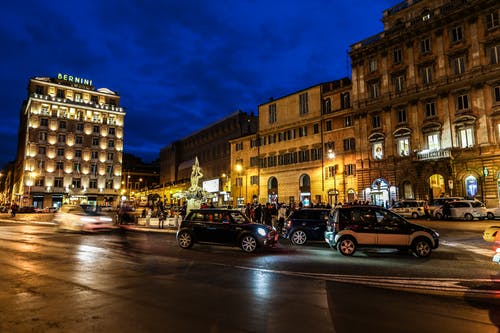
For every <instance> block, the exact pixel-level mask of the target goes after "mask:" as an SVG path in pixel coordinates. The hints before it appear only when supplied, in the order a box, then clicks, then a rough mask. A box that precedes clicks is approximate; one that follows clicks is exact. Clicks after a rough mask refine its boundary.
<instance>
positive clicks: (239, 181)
mask: <svg viewBox="0 0 500 333" xmlns="http://www.w3.org/2000/svg"><path fill="white" fill-rule="evenodd" d="M241 170H243V166H242V165H241V163H238V164H236V171H238V180H237V183H239V184H238V187H239V188H240V195H239V197H238V199H237V200H236V204H238V201H239V200H240V199H241V188H242V187H243V181H242V180H241Z"/></svg>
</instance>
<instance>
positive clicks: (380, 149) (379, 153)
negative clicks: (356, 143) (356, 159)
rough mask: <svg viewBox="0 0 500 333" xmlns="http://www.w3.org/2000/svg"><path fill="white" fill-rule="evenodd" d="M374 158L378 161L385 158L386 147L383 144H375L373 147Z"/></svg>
mask: <svg viewBox="0 0 500 333" xmlns="http://www.w3.org/2000/svg"><path fill="white" fill-rule="evenodd" d="M372 149H373V158H374V159H376V160H381V159H382V158H384V145H383V143H382V142H375V143H374V144H373V146H372Z"/></svg>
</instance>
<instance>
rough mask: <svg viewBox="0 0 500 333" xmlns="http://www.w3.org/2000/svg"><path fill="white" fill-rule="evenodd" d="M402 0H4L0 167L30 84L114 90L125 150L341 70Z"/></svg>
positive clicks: (168, 138)
mask: <svg viewBox="0 0 500 333" xmlns="http://www.w3.org/2000/svg"><path fill="white" fill-rule="evenodd" d="M399 2H400V1H399V0H398V1H389V0H386V1H372V0H354V1H338V0H316V1H306V0H297V1H284V0H276V1H264V0H236V1H222V0H213V1H201V0H196V1H195V0H175V1H174V0H165V1H153V0H146V1H142V0H141V1H139V0H136V1H117V0H89V1H82V2H78V1H57V0H56V1H49V2H46V1H31V2H30V3H29V4H26V3H24V2H22V1H9V2H7V3H5V4H3V16H2V20H0V41H1V45H2V52H0V59H1V62H2V64H3V66H2V67H1V69H0V71H1V72H0V73H1V74H2V75H1V76H0V80H1V89H0V98H1V100H2V101H3V107H2V109H1V110H0V113H1V115H2V119H3V121H2V123H1V124H0V140H2V141H3V142H7V143H12V144H9V145H4V149H2V151H1V152H0V166H1V165H4V164H5V163H6V162H8V161H11V160H14V159H15V154H16V145H15V144H13V143H17V131H18V127H19V110H20V108H21V105H22V102H23V100H25V99H26V91H27V90H26V88H27V84H28V80H29V79H30V78H31V77H35V76H49V77H55V76H56V74H57V73H59V72H63V73H69V74H73V75H75V76H79V77H85V78H89V79H92V80H93V82H94V85H95V86H96V88H102V87H106V88H109V89H111V90H113V91H117V92H118V93H119V94H120V96H121V104H122V106H123V107H125V109H126V113H127V115H126V118H125V151H126V152H129V153H132V154H134V155H137V156H139V157H141V158H143V160H144V161H151V160H153V159H155V158H157V157H158V155H159V151H160V149H161V148H162V147H165V146H167V145H169V144H170V143H172V142H173V141H175V140H179V139H182V138H184V137H186V136H188V135H190V134H191V133H193V132H195V131H197V130H199V129H201V128H203V127H205V126H207V125H209V124H211V123H213V122H214V121H217V120H219V119H222V118H224V117H225V116H227V115H228V114H230V113H232V112H234V111H236V110H238V109H240V110H243V111H245V112H248V113H250V112H254V113H256V112H257V107H258V105H259V104H261V103H264V102H266V101H267V100H268V99H269V98H270V97H271V96H273V97H280V96H283V95H287V94H290V93H292V92H295V91H297V90H300V89H303V88H307V87H309V86H312V85H315V84H318V83H321V82H325V81H330V80H337V79H340V78H342V77H345V76H350V65H349V59H348V54H347V52H348V50H349V47H350V45H351V44H353V43H355V42H358V41H360V40H362V39H365V38H368V37H370V36H372V35H374V34H376V33H378V32H380V31H382V30H383V26H382V23H381V21H380V20H381V18H382V12H383V10H385V9H388V8H390V7H391V6H394V5H396V4H397V3H399Z"/></svg>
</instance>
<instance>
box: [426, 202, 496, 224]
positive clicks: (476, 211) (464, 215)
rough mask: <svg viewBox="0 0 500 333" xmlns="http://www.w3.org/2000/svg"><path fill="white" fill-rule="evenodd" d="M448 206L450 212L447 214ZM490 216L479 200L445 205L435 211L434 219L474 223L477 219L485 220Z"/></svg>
mask: <svg viewBox="0 0 500 333" xmlns="http://www.w3.org/2000/svg"><path fill="white" fill-rule="evenodd" d="M447 205H448V208H449V211H448V212H446V206H447ZM487 214H488V211H487V209H486V206H485V205H484V203H482V202H481V201H477V200H456V201H450V202H447V203H444V204H443V206H441V207H439V208H437V209H436V210H435V211H434V217H436V218H437V219H439V220H442V219H445V218H450V219H463V220H466V221H472V220H474V219H475V218H477V219H479V220H484V219H485V218H486V216H487Z"/></svg>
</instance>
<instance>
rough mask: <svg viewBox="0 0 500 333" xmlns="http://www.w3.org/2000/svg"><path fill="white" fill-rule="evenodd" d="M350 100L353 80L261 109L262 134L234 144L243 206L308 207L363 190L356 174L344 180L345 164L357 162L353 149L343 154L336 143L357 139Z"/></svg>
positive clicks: (236, 182)
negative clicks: (358, 183)
mask: <svg viewBox="0 0 500 333" xmlns="http://www.w3.org/2000/svg"><path fill="white" fill-rule="evenodd" d="M349 95H350V80H349V79H342V80H337V81H332V82H327V83H323V84H319V85H315V86H312V87H310V88H307V89H303V90H300V91H298V92H295V93H292V94H290V95H287V96H283V97H280V98H277V99H271V100H270V101H269V102H267V103H264V104H261V105H259V131H258V134H257V135H251V136H246V137H242V138H238V139H234V140H232V141H231V147H232V148H231V149H232V151H231V154H232V158H231V160H232V163H231V170H232V172H233V173H236V177H233V181H232V188H233V189H234V191H237V197H238V201H237V202H238V203H239V204H242V203H246V202H254V203H256V202H259V203H265V202H285V203H288V204H298V203H299V202H301V203H302V204H304V205H306V206H308V205H311V204H319V203H326V202H330V203H334V202H335V201H337V200H347V199H346V198H347V197H348V196H349V194H348V193H350V192H353V191H354V192H355V191H356V189H357V185H356V179H355V177H350V176H354V175H353V174H348V176H346V177H344V172H345V171H346V166H345V165H344V164H345V163H346V164H348V165H351V164H352V163H354V161H355V160H353V156H354V154H353V150H352V148H353V147H351V146H349V145H348V146H347V147H348V148H347V150H345V149H344V147H341V149H340V150H339V151H338V152H337V149H336V147H335V141H337V142H341V143H343V144H345V142H344V141H345V140H344V138H352V136H353V134H354V132H353V129H352V126H353V124H352V122H351V121H347V120H346V118H345V117H346V116H347V114H348V113H349V110H350V102H349V100H350V97H349ZM337 125H338V126H339V128H336V127H335V126H337ZM337 148H338V147H337ZM328 152H330V154H327V153H328ZM332 153H333V154H336V155H335V157H334V156H333V155H332ZM328 157H331V158H328ZM347 168H349V170H352V169H351V167H350V166H348V167H347ZM334 170H336V172H335V171H334Z"/></svg>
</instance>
